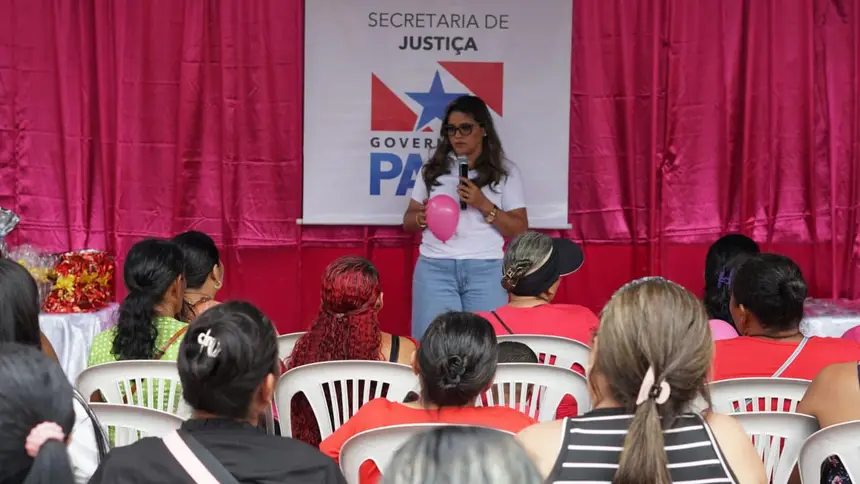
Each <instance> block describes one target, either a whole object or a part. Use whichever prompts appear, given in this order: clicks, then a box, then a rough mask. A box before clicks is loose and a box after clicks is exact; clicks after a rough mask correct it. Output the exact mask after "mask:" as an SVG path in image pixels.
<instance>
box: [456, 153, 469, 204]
mask: <svg viewBox="0 0 860 484" xmlns="http://www.w3.org/2000/svg"><path fill="white" fill-rule="evenodd" d="M457 164H458V165H459V166H460V177H461V178H469V158H468V157H467V156H464V155H459V156H457ZM460 183H462V182H460ZM460 210H466V202H464V201H462V200H461V201H460Z"/></svg>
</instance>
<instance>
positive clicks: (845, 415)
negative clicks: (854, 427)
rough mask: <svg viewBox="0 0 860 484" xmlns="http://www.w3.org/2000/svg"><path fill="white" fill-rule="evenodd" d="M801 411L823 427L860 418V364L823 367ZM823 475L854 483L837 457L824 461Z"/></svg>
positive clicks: (801, 404) (825, 479) (800, 406)
mask: <svg viewBox="0 0 860 484" xmlns="http://www.w3.org/2000/svg"><path fill="white" fill-rule="evenodd" d="M797 412H798V413H803V414H806V415H811V416H813V417H815V418H816V419H818V424H819V425H820V426H821V428H826V427H831V426H833V425H837V424H841V423H845V422H852V421H856V420H860V363H858V362H856V361H850V362H847V363H836V364H834V365H830V366H828V367H826V368H824V369H823V370H821V371H820V372H819V373H818V375H817V376H816V377H815V379H814V380H812V384H811V385H809V388H808V389H807V390H806V395H804V396H803V400H801V401H800V403H799V404H798V405H797ZM822 474H823V475H822V476H821V477H822V478H821V482H828V483H837V482H840V483H850V482H851V481H850V480H849V479H848V477H847V474H846V473H845V467H844V465H843V463H842V462H841V461H840V460H839V457H837V456H831V457H830V458H829V459H828V460H827V462H826V463H823V466H822ZM836 478H839V479H840V480H837V479H836ZM797 482H800V481H797Z"/></svg>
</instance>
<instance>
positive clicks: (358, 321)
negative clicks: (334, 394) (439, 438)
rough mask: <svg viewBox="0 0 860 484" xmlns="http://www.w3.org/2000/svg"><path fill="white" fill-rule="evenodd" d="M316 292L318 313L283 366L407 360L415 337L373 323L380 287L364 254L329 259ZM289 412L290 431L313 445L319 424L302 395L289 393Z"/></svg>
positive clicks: (375, 319)
mask: <svg viewBox="0 0 860 484" xmlns="http://www.w3.org/2000/svg"><path fill="white" fill-rule="evenodd" d="M320 298H321V301H320V310H319V313H318V314H317V317H316V319H315V320H314V322H313V324H312V325H311V329H310V330H309V331H308V332H307V334H305V335H303V336H302V337H301V338H299V340H298V341H297V342H296V346H295V348H294V349H293V353H292V356H290V362H289V365H290V366H289V368H296V367H299V366H302V365H307V364H310V363H319V362H322V361H339V360H379V361H391V362H393V363H403V364H409V360H410V359H411V357H412V353H413V352H414V351H415V348H416V346H417V345H416V343H415V341H413V340H412V339H411V338H409V337H401V336H395V335H391V334H388V333H383V332H382V331H381V330H380V329H379V319H378V318H377V315H378V314H379V310H380V309H382V287H381V286H380V283H379V273H378V272H377V271H376V267H374V266H373V264H372V263H371V262H370V261H369V260H367V259H364V258H361V257H341V258H339V259H337V260H335V261H333V262H332V263H331V264H329V266H328V267H326V269H325V272H324V273H323V276H322V290H321V295H320ZM281 356H287V355H281ZM292 416H293V417H292V418H293V420H292V429H293V437H295V438H297V439H299V440H301V441H303V442H307V443H308V444H311V445H313V446H318V445H319V444H320V432H319V427H318V426H317V421H316V418H315V417H314V414H313V411H312V410H311V407H310V405H309V404H308V402H307V400H306V399H305V397H304V395H301V394H300V395H297V396H296V398H295V399H293V402H292Z"/></svg>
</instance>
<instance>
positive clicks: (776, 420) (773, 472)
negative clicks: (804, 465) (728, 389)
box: [732, 412, 818, 484]
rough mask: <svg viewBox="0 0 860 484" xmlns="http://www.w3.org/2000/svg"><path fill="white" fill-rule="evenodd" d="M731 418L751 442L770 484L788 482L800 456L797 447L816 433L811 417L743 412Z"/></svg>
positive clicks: (816, 428) (815, 423)
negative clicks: (742, 429)
mask: <svg viewBox="0 0 860 484" xmlns="http://www.w3.org/2000/svg"><path fill="white" fill-rule="evenodd" d="M732 417H733V418H735V419H737V421H738V423H740V424H741V426H743V428H744V430H745V431H746V433H747V435H749V436H750V437H751V438H752V441H753V444H754V445H755V448H756V451H758V455H759V457H761V459H762V462H764V470H765V472H766V473H767V479H768V482H771V483H773V484H784V483H787V482H788V479H789V478H790V477H791V472H792V470H794V465H795V464H796V463H797V457H798V455H800V446H801V445H803V442H804V441H805V440H806V439H807V438H808V437H809V436H810V435H812V434H813V433H815V431H816V430H818V421H817V420H816V419H815V418H814V417H810V416H809V415H801V414H799V413H789V412H746V413H735V414H732ZM780 448H782V452H780Z"/></svg>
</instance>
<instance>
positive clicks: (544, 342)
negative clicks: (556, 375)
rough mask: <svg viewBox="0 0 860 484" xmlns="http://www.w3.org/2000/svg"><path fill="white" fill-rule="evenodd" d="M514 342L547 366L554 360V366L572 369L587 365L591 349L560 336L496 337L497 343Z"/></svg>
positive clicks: (517, 335)
mask: <svg viewBox="0 0 860 484" xmlns="http://www.w3.org/2000/svg"><path fill="white" fill-rule="evenodd" d="M503 341H516V342H519V343H523V344H524V345H526V346H528V347H529V348H531V349H532V351H534V352H535V354H536V355H537V357H538V358H539V359H540V358H541V356H543V359H541V361H542V362H543V363H544V364H546V365H549V364H550V361H553V360H552V358H555V360H554V363H552V364H553V365H555V366H560V367H562V368H568V369H569V368H572V367H573V365H574V364H576V365H579V366H581V367H582V368H585V367H586V365H588V355H589V353H591V348H589V347H588V345H585V344H582V343H580V342H579V341H576V340H572V339H570V338H563V337H561V336H547V335H543V334H506V335H504V336H499V337H498V342H499V343H501V342H503Z"/></svg>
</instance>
